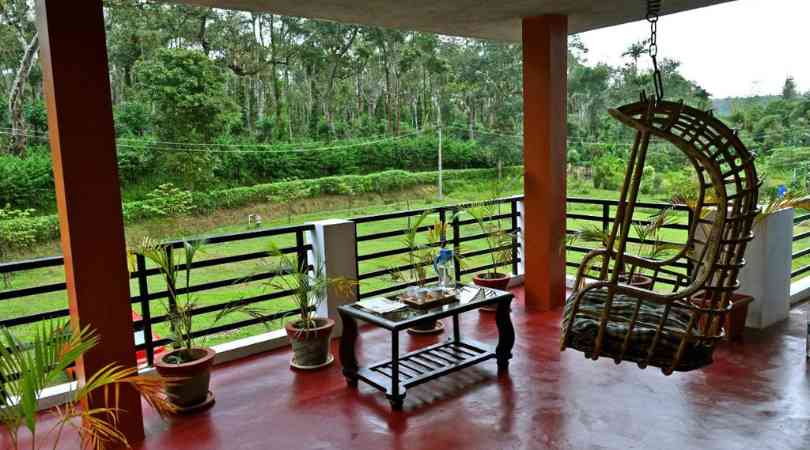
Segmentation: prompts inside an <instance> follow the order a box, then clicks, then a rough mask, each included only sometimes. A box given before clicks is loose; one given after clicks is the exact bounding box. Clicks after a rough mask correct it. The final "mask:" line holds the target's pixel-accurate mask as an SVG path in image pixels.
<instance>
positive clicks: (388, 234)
mask: <svg viewBox="0 0 810 450" xmlns="http://www.w3.org/2000/svg"><path fill="white" fill-rule="evenodd" d="M431 228H433V225H422V226H421V227H419V228H417V229H416V232H417V233H421V232H423V231H428V230H430V229H431ZM409 231H410V230H409V229H407V228H402V229H399V230H393V231H382V232H380V233H373V234H366V235H363V236H357V242H363V241H372V240H376V239H385V238H390V237H396V236H403V235H405V234H406V233H408V232H409Z"/></svg>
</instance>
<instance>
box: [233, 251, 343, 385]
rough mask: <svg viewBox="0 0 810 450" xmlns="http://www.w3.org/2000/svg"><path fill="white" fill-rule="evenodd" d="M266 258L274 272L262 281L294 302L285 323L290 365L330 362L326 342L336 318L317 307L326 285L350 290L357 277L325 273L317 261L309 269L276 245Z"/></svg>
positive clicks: (307, 366)
mask: <svg viewBox="0 0 810 450" xmlns="http://www.w3.org/2000/svg"><path fill="white" fill-rule="evenodd" d="M269 261H270V262H269V264H270V265H271V270H272V273H273V274H274V276H273V277H272V278H271V279H270V280H268V281H267V282H266V283H265V284H266V286H267V287H268V288H271V289H273V290H274V291H288V292H290V293H291V294H290V295H291V299H292V302H293V304H294V305H295V308H294V310H295V315H296V317H295V319H293V320H290V321H288V322H287V323H286V324H285V325H284V329H285V330H286V331H287V336H288V338H289V339H290V344H291V346H292V349H293V358H292V361H291V362H290V365H291V366H292V367H294V368H296V369H304V370H309V369H318V368H321V367H324V366H327V365H329V364H330V363H332V361H334V357H333V356H332V355H331V353H330V352H329V342H330V338H331V336H332V329H333V328H334V327H335V321H334V320H332V319H330V318H328V317H317V309H318V306H319V305H321V304H322V303H323V301H324V300H325V293H326V291H327V289H328V288H330V287H331V288H334V289H337V290H338V291H339V292H341V293H342V294H349V293H351V292H352V291H353V290H354V288H355V287H356V286H357V281H355V280H351V279H347V278H341V277H329V276H327V275H326V269H325V267H324V265H323V264H322V263H320V262H318V263H316V264H314V267H312V270H309V268H308V267H307V266H306V265H305V264H304V261H300V263H299V264H296V263H295V261H293V259H292V258H290V257H289V256H288V255H287V254H286V253H283V252H282V251H280V250H279V249H278V247H276V246H275V245H271V247H270V260H269ZM247 312H248V313H249V314H251V315H254V316H258V315H259V313H258V312H257V311H256V310H253V311H247ZM264 317H266V316H264Z"/></svg>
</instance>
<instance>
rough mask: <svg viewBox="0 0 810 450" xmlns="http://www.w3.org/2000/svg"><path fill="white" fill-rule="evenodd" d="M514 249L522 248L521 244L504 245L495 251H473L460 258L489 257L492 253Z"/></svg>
mask: <svg viewBox="0 0 810 450" xmlns="http://www.w3.org/2000/svg"><path fill="white" fill-rule="evenodd" d="M513 248H520V244H510V245H502V246H500V247H496V248H494V249H489V248H485V249H483V250H475V251H471V252H466V253H461V254H460V255H459V258H474V257H476V256H482V255H489V254H492V253H496V252H500V251H504V250H510V249H513Z"/></svg>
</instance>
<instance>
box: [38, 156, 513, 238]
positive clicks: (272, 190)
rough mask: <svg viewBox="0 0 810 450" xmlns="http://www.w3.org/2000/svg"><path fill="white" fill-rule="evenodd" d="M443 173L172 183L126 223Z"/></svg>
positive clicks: (480, 179) (366, 189)
mask: <svg viewBox="0 0 810 450" xmlns="http://www.w3.org/2000/svg"><path fill="white" fill-rule="evenodd" d="M521 173H522V167H506V168H504V169H503V172H502V175H503V176H504V177H516V176H519V175H520V174H521ZM495 175H496V170H494V169H467V170H446V171H445V172H444V181H445V183H446V186H451V187H452V186H454V185H457V184H459V183H465V184H468V183H471V182H472V183H477V184H479V185H480V184H484V183H485V182H486V181H489V180H491V179H492V178H493V177H494V176H495ZM437 182H438V172H416V173H413V172H405V171H402V170H389V171H386V172H380V173H374V174H370V175H345V176H336V177H325V178H320V179H316V180H290V181H282V182H278V183H267V184H258V185H255V186H250V187H236V188H229V189H221V190H216V191H212V192H189V191H185V190H182V189H180V188H177V187H175V186H174V185H172V184H171V183H167V184H164V185H161V186H159V187H158V188H157V189H155V190H154V191H152V192H150V193H149V194H147V196H148V199H147V200H142V201H133V202H125V203H124V204H123V214H124V220H125V221H126V222H128V223H132V222H137V221H142V220H146V219H152V218H157V217H169V216H178V215H187V214H204V213H207V212H210V211H211V210H212V209H231V208H239V207H242V206H247V205H250V204H254V203H260V202H266V201H268V200H269V201H276V202H281V203H285V205H286V206H287V207H288V208H294V205H292V204H291V203H292V202H294V201H296V200H302V199H305V198H313V197H318V196H321V195H327V194H342V195H354V194H382V193H386V192H395V191H399V190H402V189H406V188H409V187H415V186H424V185H429V184H436V183H437ZM30 220H31V222H30V223H31V225H32V226H33V228H34V230H35V236H36V237H35V240H36V241H44V240H48V239H53V238H56V237H58V236H59V220H58V218H57V216H56V215H48V216H39V217H31V218H30Z"/></svg>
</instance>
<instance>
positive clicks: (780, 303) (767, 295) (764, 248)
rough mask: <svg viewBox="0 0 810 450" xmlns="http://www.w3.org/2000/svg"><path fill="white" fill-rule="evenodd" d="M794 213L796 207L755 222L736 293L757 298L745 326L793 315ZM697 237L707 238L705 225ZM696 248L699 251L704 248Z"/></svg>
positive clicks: (770, 322)
mask: <svg viewBox="0 0 810 450" xmlns="http://www.w3.org/2000/svg"><path fill="white" fill-rule="evenodd" d="M793 215H794V211H793V209H785V210H781V211H777V212H775V213H773V214H770V215H768V216H766V217H764V218H762V220H760V221H758V222H757V223H756V224H755V225H754V240H752V241H751V242H749V243H748V246H747V247H746V249H745V267H743V268H742V270H740V274H739V276H738V278H739V280H740V288H739V289H738V290H737V293H740V294H746V295H750V296H751V297H753V298H754V301H753V302H751V304H750V305H749V306H748V315H747V316H746V320H745V326H746V327H750V328H766V327H768V326H770V325H773V324H775V323H777V322H780V321H782V320H785V319H787V318H788V315H789V314H790V272H791V264H792V254H793V249H792V246H793ZM709 218H711V216H710V217H709ZM696 237H697V238H698V239H701V240H705V239H706V235H705V234H704V230H703V229H702V228H700V227H698V229H697V232H696ZM696 250H697V252H700V251H701V247H700V246H697V247H696Z"/></svg>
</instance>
